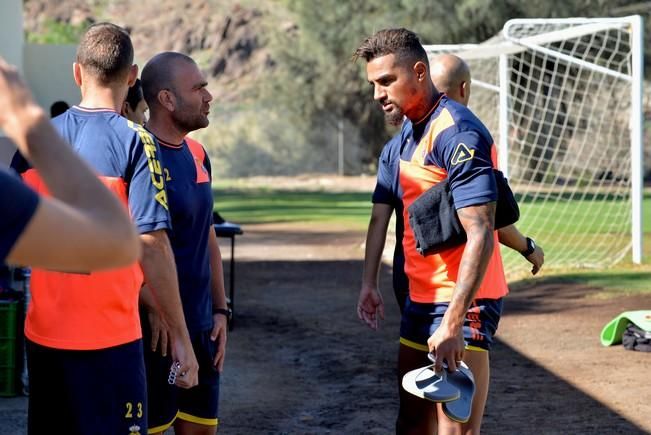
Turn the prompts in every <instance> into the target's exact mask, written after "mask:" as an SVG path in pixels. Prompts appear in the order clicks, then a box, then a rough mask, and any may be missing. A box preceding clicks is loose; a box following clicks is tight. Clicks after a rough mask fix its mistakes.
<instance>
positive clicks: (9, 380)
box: [0, 367, 17, 397]
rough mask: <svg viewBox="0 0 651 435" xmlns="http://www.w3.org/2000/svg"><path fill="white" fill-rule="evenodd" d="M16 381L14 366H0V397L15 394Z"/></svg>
mask: <svg viewBox="0 0 651 435" xmlns="http://www.w3.org/2000/svg"><path fill="white" fill-rule="evenodd" d="M16 383H17V379H16V368H15V367H0V397H10V396H15V395H16V394H17V390H16Z"/></svg>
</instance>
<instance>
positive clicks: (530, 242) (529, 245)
mask: <svg viewBox="0 0 651 435" xmlns="http://www.w3.org/2000/svg"><path fill="white" fill-rule="evenodd" d="M535 250H536V242H534V241H533V239H531V238H529V237H527V249H525V250H524V251H520V254H522V256H523V257H525V258H526V257H528V256H530V255H531V254H533V253H534V251H535Z"/></svg>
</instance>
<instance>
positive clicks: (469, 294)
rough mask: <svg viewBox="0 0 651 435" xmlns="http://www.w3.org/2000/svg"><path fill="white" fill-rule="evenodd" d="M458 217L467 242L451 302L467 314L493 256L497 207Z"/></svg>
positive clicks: (491, 205) (466, 210)
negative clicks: (466, 311)
mask: <svg viewBox="0 0 651 435" xmlns="http://www.w3.org/2000/svg"><path fill="white" fill-rule="evenodd" d="M457 213H458V215H459V220H460V221H461V225H462V226H463V228H464V229H465V231H466V234H467V236H468V241H467V242H466V248H465V249H464V251H463V256H462V257H461V264H460V265H459V273H458V276H457V283H456V287H455V290H454V295H453V297H452V302H453V304H454V305H457V304H460V305H461V307H460V308H463V311H464V312H465V310H467V309H468V307H469V306H470V303H471V302H472V300H473V298H474V297H475V293H476V292H477V290H478V289H479V286H480V284H481V282H482V280H483V278H484V274H485V272H486V268H487V266H488V262H489V261H490V258H491V255H492V253H493V248H494V244H495V239H494V235H493V231H494V221H495V203H494V202H490V203H487V204H483V205H480V206H473V207H466V208H462V209H459V210H458V211H457Z"/></svg>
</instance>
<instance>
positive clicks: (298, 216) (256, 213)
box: [214, 189, 371, 229]
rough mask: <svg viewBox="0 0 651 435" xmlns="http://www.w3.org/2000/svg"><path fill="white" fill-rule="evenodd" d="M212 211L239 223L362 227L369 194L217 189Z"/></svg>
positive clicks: (366, 219)
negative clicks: (331, 223)
mask: <svg viewBox="0 0 651 435" xmlns="http://www.w3.org/2000/svg"><path fill="white" fill-rule="evenodd" d="M214 197H215V210H217V211H218V212H219V213H220V214H221V215H222V216H223V217H224V218H225V219H228V220H229V221H232V222H237V223H239V224H260V223H273V222H336V223H342V224H346V225H349V226H351V227H353V228H360V229H363V228H365V227H366V226H367V224H368V219H369V216H370V213H371V201H370V194H369V193H358V192H354V193H350V192H348V193H330V192H311V191H310V192H307V191H279V190H273V189H229V190H216V191H215V193H214Z"/></svg>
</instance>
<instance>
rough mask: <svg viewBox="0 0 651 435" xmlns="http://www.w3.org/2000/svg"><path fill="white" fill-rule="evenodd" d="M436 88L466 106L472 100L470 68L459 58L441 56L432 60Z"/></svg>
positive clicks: (432, 75) (450, 55) (433, 79)
mask: <svg viewBox="0 0 651 435" xmlns="http://www.w3.org/2000/svg"><path fill="white" fill-rule="evenodd" d="M430 76H431V77H432V81H433V82H434V86H436V89H438V90H439V91H440V92H444V93H445V94H446V95H447V96H448V97H449V98H451V99H453V100H455V101H456V102H458V103H461V104H463V105H464V106H467V105H468V101H469V100H470V83H471V81H470V68H469V67H468V64H467V63H466V62H465V61H464V60H463V59H461V58H460V57H459V56H455V55H454V54H441V55H439V56H437V57H436V58H435V59H433V60H432V63H431V73H430Z"/></svg>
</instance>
